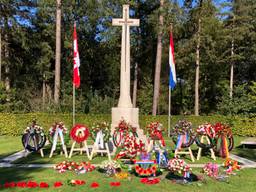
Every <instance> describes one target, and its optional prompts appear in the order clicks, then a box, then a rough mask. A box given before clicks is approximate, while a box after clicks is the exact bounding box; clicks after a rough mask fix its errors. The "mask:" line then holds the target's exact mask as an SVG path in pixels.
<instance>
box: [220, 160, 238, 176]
mask: <svg viewBox="0 0 256 192" xmlns="http://www.w3.org/2000/svg"><path fill="white" fill-rule="evenodd" d="M224 167H225V168H227V169H226V173H227V174H228V175H230V174H234V173H233V172H234V171H236V170H240V169H241V166H240V165H238V162H237V161H235V160H232V159H226V160H225V162H224Z"/></svg>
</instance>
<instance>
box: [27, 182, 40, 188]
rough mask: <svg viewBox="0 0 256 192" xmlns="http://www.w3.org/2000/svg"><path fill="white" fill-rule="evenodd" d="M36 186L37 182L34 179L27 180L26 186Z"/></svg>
mask: <svg viewBox="0 0 256 192" xmlns="http://www.w3.org/2000/svg"><path fill="white" fill-rule="evenodd" d="M36 187H38V184H37V183H36V182H34V181H28V182H27V188H36Z"/></svg>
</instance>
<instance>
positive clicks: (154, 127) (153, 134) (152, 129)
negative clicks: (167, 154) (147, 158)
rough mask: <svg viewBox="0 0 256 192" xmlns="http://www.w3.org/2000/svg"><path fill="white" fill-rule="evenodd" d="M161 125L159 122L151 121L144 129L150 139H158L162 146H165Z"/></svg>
mask: <svg viewBox="0 0 256 192" xmlns="http://www.w3.org/2000/svg"><path fill="white" fill-rule="evenodd" d="M162 126H163V125H162V124H161V123H159V122H152V123H150V124H149V125H147V127H146V129H147V132H148V135H149V137H150V138H151V139H152V140H160V141H161V143H162V146H165V141H164V138H163V134H162Z"/></svg>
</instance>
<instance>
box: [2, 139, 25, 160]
mask: <svg viewBox="0 0 256 192" xmlns="http://www.w3.org/2000/svg"><path fill="white" fill-rule="evenodd" d="M22 149H23V146H22V143H21V137H17V136H0V158H3V157H6V156H8V155H10V154H12V153H15V152H17V151H20V150H22Z"/></svg>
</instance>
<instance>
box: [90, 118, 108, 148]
mask: <svg viewBox="0 0 256 192" xmlns="http://www.w3.org/2000/svg"><path fill="white" fill-rule="evenodd" d="M100 131H101V132H102V134H103V141H104V143H107V142H108V141H109V139H110V137H111V135H110V132H111V125H110V124H109V123H108V122H105V121H104V122H99V123H96V124H94V125H93V126H92V128H91V137H92V139H93V140H95V139H96V137H97V133H98V132H100Z"/></svg>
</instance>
